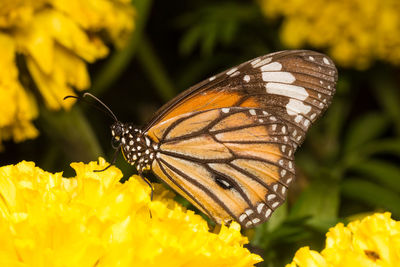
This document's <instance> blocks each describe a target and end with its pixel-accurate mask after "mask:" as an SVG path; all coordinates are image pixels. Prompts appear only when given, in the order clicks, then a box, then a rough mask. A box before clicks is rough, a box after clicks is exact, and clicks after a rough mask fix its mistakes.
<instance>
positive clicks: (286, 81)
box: [144, 50, 337, 148]
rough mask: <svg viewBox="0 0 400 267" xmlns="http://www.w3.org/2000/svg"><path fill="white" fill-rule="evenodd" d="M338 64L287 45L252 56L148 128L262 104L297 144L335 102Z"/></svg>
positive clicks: (171, 105)
mask: <svg viewBox="0 0 400 267" xmlns="http://www.w3.org/2000/svg"><path fill="white" fill-rule="evenodd" d="M336 81H337V70H336V68H335V65H334V64H333V62H332V60H331V59H329V58H328V57H327V56H325V55H323V54H320V53H317V52H314V51H307V50H288V51H281V52H276V53H272V54H268V55H265V56H261V57H259V58H256V59H253V60H249V61H247V62H245V63H243V64H241V65H239V66H237V67H233V68H231V69H229V70H227V71H224V72H221V73H219V74H218V75H216V76H213V77H211V78H209V79H207V80H205V81H203V82H200V83H199V84H197V85H195V86H193V87H191V88H189V89H188V90H186V91H184V92H183V93H181V94H180V95H178V96H177V97H175V98H174V99H172V100H171V101H170V102H168V103H167V104H166V105H164V106H163V107H162V108H161V109H160V110H159V112H158V113H157V114H156V115H155V116H154V118H153V119H152V120H151V122H150V123H149V124H148V125H147V126H146V128H145V129H144V131H147V130H149V129H150V128H151V127H153V126H154V125H157V124H159V123H163V122H164V121H167V120H169V119H171V118H173V117H175V116H178V115H180V114H185V113H188V112H193V111H201V110H209V109H215V108H223V107H247V108H260V109H263V110H265V111H267V112H269V113H271V114H274V115H276V116H277V117H279V118H280V119H281V120H282V121H284V122H285V123H286V124H287V126H288V131H289V134H290V139H291V141H292V142H293V146H294V147H295V148H296V147H297V146H298V145H300V144H301V143H302V142H303V141H304V138H305V133H306V131H307V130H308V128H309V127H310V125H311V124H312V123H313V122H315V121H316V120H317V119H318V118H319V117H320V115H321V113H322V112H323V111H324V110H325V109H326V108H327V107H328V106H329V104H330V102H331V100H332V96H333V94H334V93H335V87H336Z"/></svg>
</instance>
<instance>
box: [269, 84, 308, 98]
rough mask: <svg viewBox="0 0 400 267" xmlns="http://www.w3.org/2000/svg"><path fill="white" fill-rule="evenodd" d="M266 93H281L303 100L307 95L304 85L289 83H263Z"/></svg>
mask: <svg viewBox="0 0 400 267" xmlns="http://www.w3.org/2000/svg"><path fill="white" fill-rule="evenodd" d="M265 88H266V89H267V93H269V94H275V95H282V96H286V97H290V98H295V99H298V100H304V99H306V98H307V97H308V93H307V91H306V89H305V88H304V87H301V86H297V85H290V84H282V83H274V82H270V83H267V84H266V85H265Z"/></svg>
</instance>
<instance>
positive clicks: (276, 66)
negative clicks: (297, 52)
mask: <svg viewBox="0 0 400 267" xmlns="http://www.w3.org/2000/svg"><path fill="white" fill-rule="evenodd" d="M260 69H261V71H278V70H281V69H282V64H281V63H279V62H272V63H269V64H267V65H264V66H262V67H261V68H260Z"/></svg>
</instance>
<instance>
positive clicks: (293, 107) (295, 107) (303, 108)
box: [286, 99, 311, 116]
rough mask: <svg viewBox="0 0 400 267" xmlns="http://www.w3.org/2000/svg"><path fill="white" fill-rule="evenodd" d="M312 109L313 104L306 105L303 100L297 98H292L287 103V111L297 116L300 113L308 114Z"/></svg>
mask: <svg viewBox="0 0 400 267" xmlns="http://www.w3.org/2000/svg"><path fill="white" fill-rule="evenodd" d="M310 111H311V106H309V105H305V104H304V103H303V102H302V101H299V100H297V99H290V100H289V103H287V104H286V112H287V113H288V114H289V115H291V116H295V115H298V114H304V115H305V114H307V113H308V112H310Z"/></svg>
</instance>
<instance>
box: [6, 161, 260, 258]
mask: <svg viewBox="0 0 400 267" xmlns="http://www.w3.org/2000/svg"><path fill="white" fill-rule="evenodd" d="M71 166H72V167H73V168H74V169H75V171H76V177H72V178H64V177H62V173H55V174H52V173H48V172H45V171H43V170H41V169H40V168H38V167H35V164H34V163H32V162H25V161H23V162H21V163H19V164H17V165H9V166H5V167H1V168H0V265H2V266H251V265H253V264H255V263H257V262H260V261H261V260H262V259H261V257H260V256H258V255H255V254H251V253H250V252H249V251H248V250H247V249H245V248H243V244H245V243H247V238H246V237H243V236H242V235H241V234H240V226H239V225H238V224H237V223H232V225H231V226H230V227H226V226H222V227H221V229H220V231H219V233H211V232H209V229H208V225H207V222H206V221H205V220H204V219H203V218H202V217H201V216H199V215H196V214H194V213H193V212H192V211H190V210H185V209H184V208H182V206H180V205H179V204H177V203H176V202H175V201H173V200H172V199H171V198H170V197H171V194H172V193H171V192H170V191H168V190H165V189H161V187H159V188H157V189H156V191H155V197H154V200H153V201H150V196H149V195H150V194H149V193H150V188H149V186H148V185H147V184H146V183H144V182H143V181H142V179H141V178H140V177H138V176H133V177H131V178H130V179H129V181H127V182H125V183H124V184H121V183H119V180H120V179H121V177H122V174H121V172H120V170H119V169H117V168H116V167H110V168H108V169H107V170H105V171H102V172H93V170H100V169H103V168H104V167H105V166H107V163H106V162H105V160H104V159H102V158H100V159H99V164H97V163H96V162H91V163H89V164H83V163H72V164H71Z"/></svg>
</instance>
